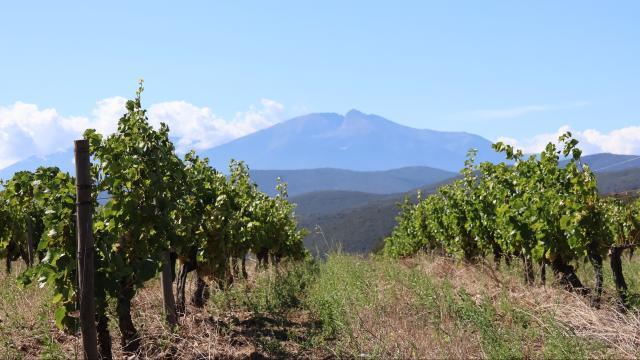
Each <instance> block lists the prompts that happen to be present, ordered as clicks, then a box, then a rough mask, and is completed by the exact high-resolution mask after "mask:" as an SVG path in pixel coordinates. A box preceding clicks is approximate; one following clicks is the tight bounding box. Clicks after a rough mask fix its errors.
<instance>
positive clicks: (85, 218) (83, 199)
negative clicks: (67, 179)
mask: <svg viewBox="0 0 640 360" xmlns="http://www.w3.org/2000/svg"><path fill="white" fill-rule="evenodd" d="M75 162H76V201H77V203H76V215H77V221H76V226H77V234H78V286H79V293H78V294H79V300H80V330H81V332H82V346H83V348H84V358H85V359H97V358H98V347H97V334H96V324H95V314H96V309H95V303H94V288H93V286H94V284H93V280H94V263H93V260H94V259H93V257H94V256H93V233H92V230H93V229H92V219H91V183H92V181H91V174H90V171H89V170H90V163H89V142H88V141H87V140H76V141H75Z"/></svg>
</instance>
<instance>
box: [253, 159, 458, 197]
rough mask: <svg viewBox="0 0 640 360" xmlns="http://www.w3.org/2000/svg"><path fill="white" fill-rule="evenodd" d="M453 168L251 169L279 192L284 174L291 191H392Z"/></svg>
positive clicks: (262, 185) (258, 180)
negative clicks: (383, 169) (277, 181)
mask: <svg viewBox="0 0 640 360" xmlns="http://www.w3.org/2000/svg"><path fill="white" fill-rule="evenodd" d="M455 175H456V174H455V173H453V172H449V171H445V170H440V169H434V168H430V167H424V166H416V167H406V168H401V169H393V170H386V171H352V170H343V169H331V168H325V169H308V170H251V179H253V181H254V182H256V183H257V184H258V187H259V188H260V190H262V191H264V192H266V193H268V194H270V195H273V194H275V187H276V179H277V178H278V177H280V178H281V179H282V181H284V182H286V183H287V185H288V188H289V195H290V196H296V195H299V194H304V193H310V192H316V191H326V190H344V191H361V192H367V193H372V194H392V193H398V192H403V191H409V190H411V189H415V188H417V187H419V186H422V185H424V184H430V183H435V182H439V181H442V180H445V179H448V178H450V177H453V176H455Z"/></svg>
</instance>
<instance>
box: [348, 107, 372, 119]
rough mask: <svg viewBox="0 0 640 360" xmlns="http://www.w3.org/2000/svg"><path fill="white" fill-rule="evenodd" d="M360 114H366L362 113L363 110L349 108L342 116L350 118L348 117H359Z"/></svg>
mask: <svg viewBox="0 0 640 360" xmlns="http://www.w3.org/2000/svg"><path fill="white" fill-rule="evenodd" d="M361 116H367V115H366V114H364V113H363V112H361V111H359V110H357V109H351V110H349V112H347V113H346V114H345V115H344V117H347V118H350V117H361Z"/></svg>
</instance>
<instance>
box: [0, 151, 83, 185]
mask: <svg viewBox="0 0 640 360" xmlns="http://www.w3.org/2000/svg"><path fill="white" fill-rule="evenodd" d="M40 166H57V167H59V168H60V169H61V170H62V171H65V172H68V173H70V174H74V173H75V171H76V170H75V165H74V157H73V149H69V150H65V151H60V152H57V153H54V154H51V155H47V156H31V157H29V158H27V159H25V160H22V161H19V162H17V163H15V164H13V165H10V166H8V167H6V168H4V169H0V179H4V180H7V179H10V178H11V177H13V174H15V173H16V172H18V171H23V170H29V171H33V170H35V169H37V168H38V167H40Z"/></svg>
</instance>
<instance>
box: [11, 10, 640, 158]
mask: <svg viewBox="0 0 640 360" xmlns="http://www.w3.org/2000/svg"><path fill="white" fill-rule="evenodd" d="M638 19H640V2H638V1H616V2H603V1H393V2H392V1H388V2H372V1H316V2H311V1H271V2H267V1H227V2H221V1H220V2H210V1H207V2H205V1H202V2H194V1H192V2H186V1H185V2H180V3H178V2H169V1H110V2H99V3H98V2H71V1H65V2H53V1H39V2H38V1H22V2H19V1H12V2H5V3H3V4H2V5H0V49H1V50H0V54H1V56H0V124H1V123H2V121H3V120H2V118H1V116H3V115H2V114H3V113H4V116H5V118H9V117H11V116H13V115H11V114H13V113H15V112H16V111H17V112H20V111H18V110H16V106H15V104H16V103H17V102H19V103H23V104H29V105H33V106H36V107H37V112H38V114H40V112H42V111H43V110H45V109H50V110H53V109H55V113H56V116H58V117H59V118H61V119H63V120H69V119H72V118H73V117H86V118H89V119H90V120H91V119H92V117H95V116H97V115H95V111H96V107H97V106H98V105H97V102H98V101H101V100H104V99H111V98H114V97H119V96H124V97H127V96H131V95H132V94H133V92H134V90H135V87H136V81H137V79H138V78H141V77H143V78H144V79H145V82H146V92H145V102H146V103H147V104H162V103H171V102H174V103H175V102H176V101H183V102H184V103H187V104H188V105H190V106H191V105H193V107H194V109H196V110H197V111H203V110H202V109H206V110H208V111H209V113H208V115H206V116H204V115H203V116H204V117H203V118H204V119H205V120H203V121H213V120H211V118H213V117H215V119H217V120H219V121H224V122H225V124H227V123H228V124H227V125H229V124H233V123H234V122H236V123H237V122H239V121H240V120H243V119H245V118H246V117H247V116H249V117H250V116H252V114H254V115H255V114H258V115H256V116H263V115H264V113H265V112H266V113H268V114H271V115H268V116H272V118H270V120H267V121H264V122H262V123H261V124H263V125H264V124H271V123H272V122H274V121H278V120H274V119H275V118H278V119H281V118H282V119H284V118H286V117H289V116H293V115H299V114H302V113H305V112H339V113H344V112H346V111H348V110H349V109H351V108H357V109H359V110H361V111H364V112H367V113H375V114H379V115H382V116H384V117H387V118H389V119H391V120H393V121H396V122H399V123H402V124H405V125H409V126H413V127H418V128H431V129H437V130H455V131H467V132H472V133H477V134H479V135H482V136H485V137H487V138H489V139H491V140H496V139H498V138H502V137H507V138H509V139H510V140H511V141H514V142H517V143H520V144H522V146H534V145H535V143H536V136H541V137H542V138H544V139H546V137H545V136H547V137H548V134H553V133H555V132H557V131H558V129H559V128H560V127H563V126H568V127H569V128H571V129H573V130H574V131H577V132H579V133H581V135H583V136H586V137H589V136H590V137H589V138H590V139H591V140H590V141H591V142H593V143H594V144H593V145H594V146H596V145H597V143H598V142H599V141H604V142H606V141H608V142H616V141H617V142H620V141H622V140H621V139H623V140H624V139H631V141H635V142H636V143H637V146H638V147H635V146H636V145H633V147H631V148H629V147H622V145H621V144H619V143H618V144H617V145H619V146H618V147H616V146H613V145H612V146H610V147H606V148H604V150H607V149H613V150H616V149H621V150H620V151H618V152H635V153H638V152H640V139H639V138H640V129H637V126H638V125H639V123H640V86H639V85H640V62H639V59H640V40H639V39H640V23H639V22H638ZM264 99H268V101H273V102H274V103H276V104H277V107H278V108H277V109H276V110H277V111H276V113H277V114H276V115H274V111H273V109H272V108H270V107H269V104H270V103H269V104H267V105H265V103H264ZM183 105H184V104H183ZM192 110H193V109H192ZM30 111H32V112H33V111H35V110H34V109H31V110H30ZM197 111H196V112H197ZM174 113H178V114H179V113H181V112H180V111H178V112H174ZM182 113H184V111H182ZM7 114H9V115H7ZM21 114H22V113H21ZM260 114H262V115H260ZM23 115H24V114H23ZM214 115H215V116H214ZM25 116H26V115H25ZM207 116H209V118H207ZM12 119H13V120H11V121H12V122H13V123H17V122H19V121H21V120H20V119H21V118H20V116H13V117H12ZM16 119H18V120H16ZM207 119H208V120H207ZM60 121H62V120H60ZM69 121H72V120H69ZM194 121H199V120H194ZM4 122H5V124H6V123H7V122H8V120H5V121H4ZM63 122H64V121H63ZM240 122H241V121H240ZM258 122H259V121H258ZM249 123H250V124H251V121H249ZM254 125H255V124H254ZM25 126H27V125H25ZM176 126H180V119H178V120H174V125H173V127H176ZM5 127H6V126H5ZM23 127H24V126H23ZM67 127H68V126H67ZM251 128H252V127H251V126H248V127H247V128H246V129H245V130H244V133H246V132H247V131H250V129H251ZM254 128H259V126H257V127H255V126H254ZM247 129H249V130H247ZM621 129H623V130H624V129H627V130H624V133H620V134H618V133H615V131H623V130H621ZM629 129H631V130H629ZM23 130H24V129H23ZM591 130H593V131H595V133H593V132H592V133H589V131H591ZM229 131H231V132H233V131H235V130H229ZM582 132H584V134H582ZM611 132H613V134H614V135H615V134H618V135H615V136H614V135H611V134H612V133H611ZM244 133H243V132H242V131H236V133H235V136H238V135H242V134H244ZM7 134H15V132H11V131H6V134H5V136H6V135H7ZM589 134H591V135H589ZM0 135H1V134H0ZM233 136H234V135H229V137H233ZM598 136H604V137H598ZM612 136H613V137H612ZM594 139H595V140H594ZM598 139H601V140H598ZM187 143H188V142H187ZM636 143H634V144H636ZM207 145H211V144H204V145H203V144H202V143H201V147H205V146H207ZM614 145H616V144H614ZM2 151H3V150H2V146H1V145H0V166H2V156H3V155H2ZM42 151H47V150H42ZM594 151H595V150H594ZM9 157H10V156H9Z"/></svg>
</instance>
